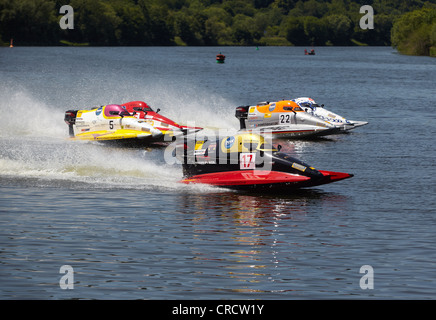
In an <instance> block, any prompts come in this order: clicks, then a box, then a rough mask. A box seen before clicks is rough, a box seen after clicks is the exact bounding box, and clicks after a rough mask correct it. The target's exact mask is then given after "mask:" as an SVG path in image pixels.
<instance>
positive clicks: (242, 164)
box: [239, 153, 256, 170]
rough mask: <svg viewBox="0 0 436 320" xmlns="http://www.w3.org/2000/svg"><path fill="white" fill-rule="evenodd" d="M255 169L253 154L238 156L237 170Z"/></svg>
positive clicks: (254, 155)
mask: <svg viewBox="0 0 436 320" xmlns="http://www.w3.org/2000/svg"><path fill="white" fill-rule="evenodd" d="M255 168H256V154H255V153H241V154H240V156H239V169H240V170H248V169H255Z"/></svg>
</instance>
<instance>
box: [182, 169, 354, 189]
mask: <svg viewBox="0 0 436 320" xmlns="http://www.w3.org/2000/svg"><path fill="white" fill-rule="evenodd" d="M320 172H321V173H322V175H323V177H322V178H317V179H314V178H310V177H307V176H303V175H298V174H292V173H288V172H280V171H262V170H251V171H225V172H214V173H206V174H201V175H195V176H192V177H189V178H186V179H184V180H182V181H181V182H182V183H185V184H191V183H194V184H208V185H212V186H217V187H223V188H228V189H234V190H259V191H260V190H262V191H273V192H288V191H292V190H296V189H300V188H307V187H313V186H318V185H323V184H328V183H332V182H335V181H339V180H344V179H347V178H351V177H352V176H353V175H352V174H348V173H342V172H334V171H322V170H320Z"/></svg>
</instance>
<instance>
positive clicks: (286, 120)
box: [279, 114, 291, 123]
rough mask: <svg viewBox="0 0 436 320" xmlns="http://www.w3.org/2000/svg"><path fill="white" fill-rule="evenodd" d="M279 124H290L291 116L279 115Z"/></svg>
mask: <svg viewBox="0 0 436 320" xmlns="http://www.w3.org/2000/svg"><path fill="white" fill-rule="evenodd" d="M279 123H291V116H290V115H289V114H281V115H280V121H279Z"/></svg>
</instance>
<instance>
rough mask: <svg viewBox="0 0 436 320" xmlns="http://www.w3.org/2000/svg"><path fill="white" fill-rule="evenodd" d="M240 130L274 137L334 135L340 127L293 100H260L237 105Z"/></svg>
mask: <svg viewBox="0 0 436 320" xmlns="http://www.w3.org/2000/svg"><path fill="white" fill-rule="evenodd" d="M235 116H236V118H238V119H239V124H240V130H249V131H253V132H256V133H262V134H271V135H272V136H273V137H275V138H287V139H294V138H307V137H320V136H326V135H330V134H336V133H338V132H339V131H340V129H339V128H338V127H337V126H335V125H333V124H331V123H329V122H327V121H324V120H323V119H321V118H319V117H316V116H314V115H311V114H309V113H307V112H305V111H304V110H303V109H302V108H301V107H300V106H299V105H298V104H297V103H295V101H292V100H281V101H277V102H261V103H258V104H257V105H255V106H239V107H237V108H236V113H235Z"/></svg>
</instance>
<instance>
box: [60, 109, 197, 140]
mask: <svg viewBox="0 0 436 320" xmlns="http://www.w3.org/2000/svg"><path fill="white" fill-rule="evenodd" d="M158 112H159V110H157V111H156V112H155V111H153V109H152V108H151V107H149V106H148V105H147V104H146V103H145V102H142V101H132V102H128V103H125V104H122V105H118V104H109V105H104V106H100V107H95V108H91V109H89V110H68V111H66V112H65V118H64V121H65V123H66V124H67V125H68V127H69V135H70V137H71V139H74V140H89V141H99V142H106V143H112V144H113V143H116V144H121V145H129V146H141V145H150V144H153V143H167V144H169V143H170V142H171V141H173V140H174V139H175V136H177V135H184V134H188V133H192V132H196V131H198V130H201V128H198V127H186V126H181V125H179V124H177V123H176V122H174V121H172V120H170V119H168V118H166V117H164V116H162V115H160V114H158Z"/></svg>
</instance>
